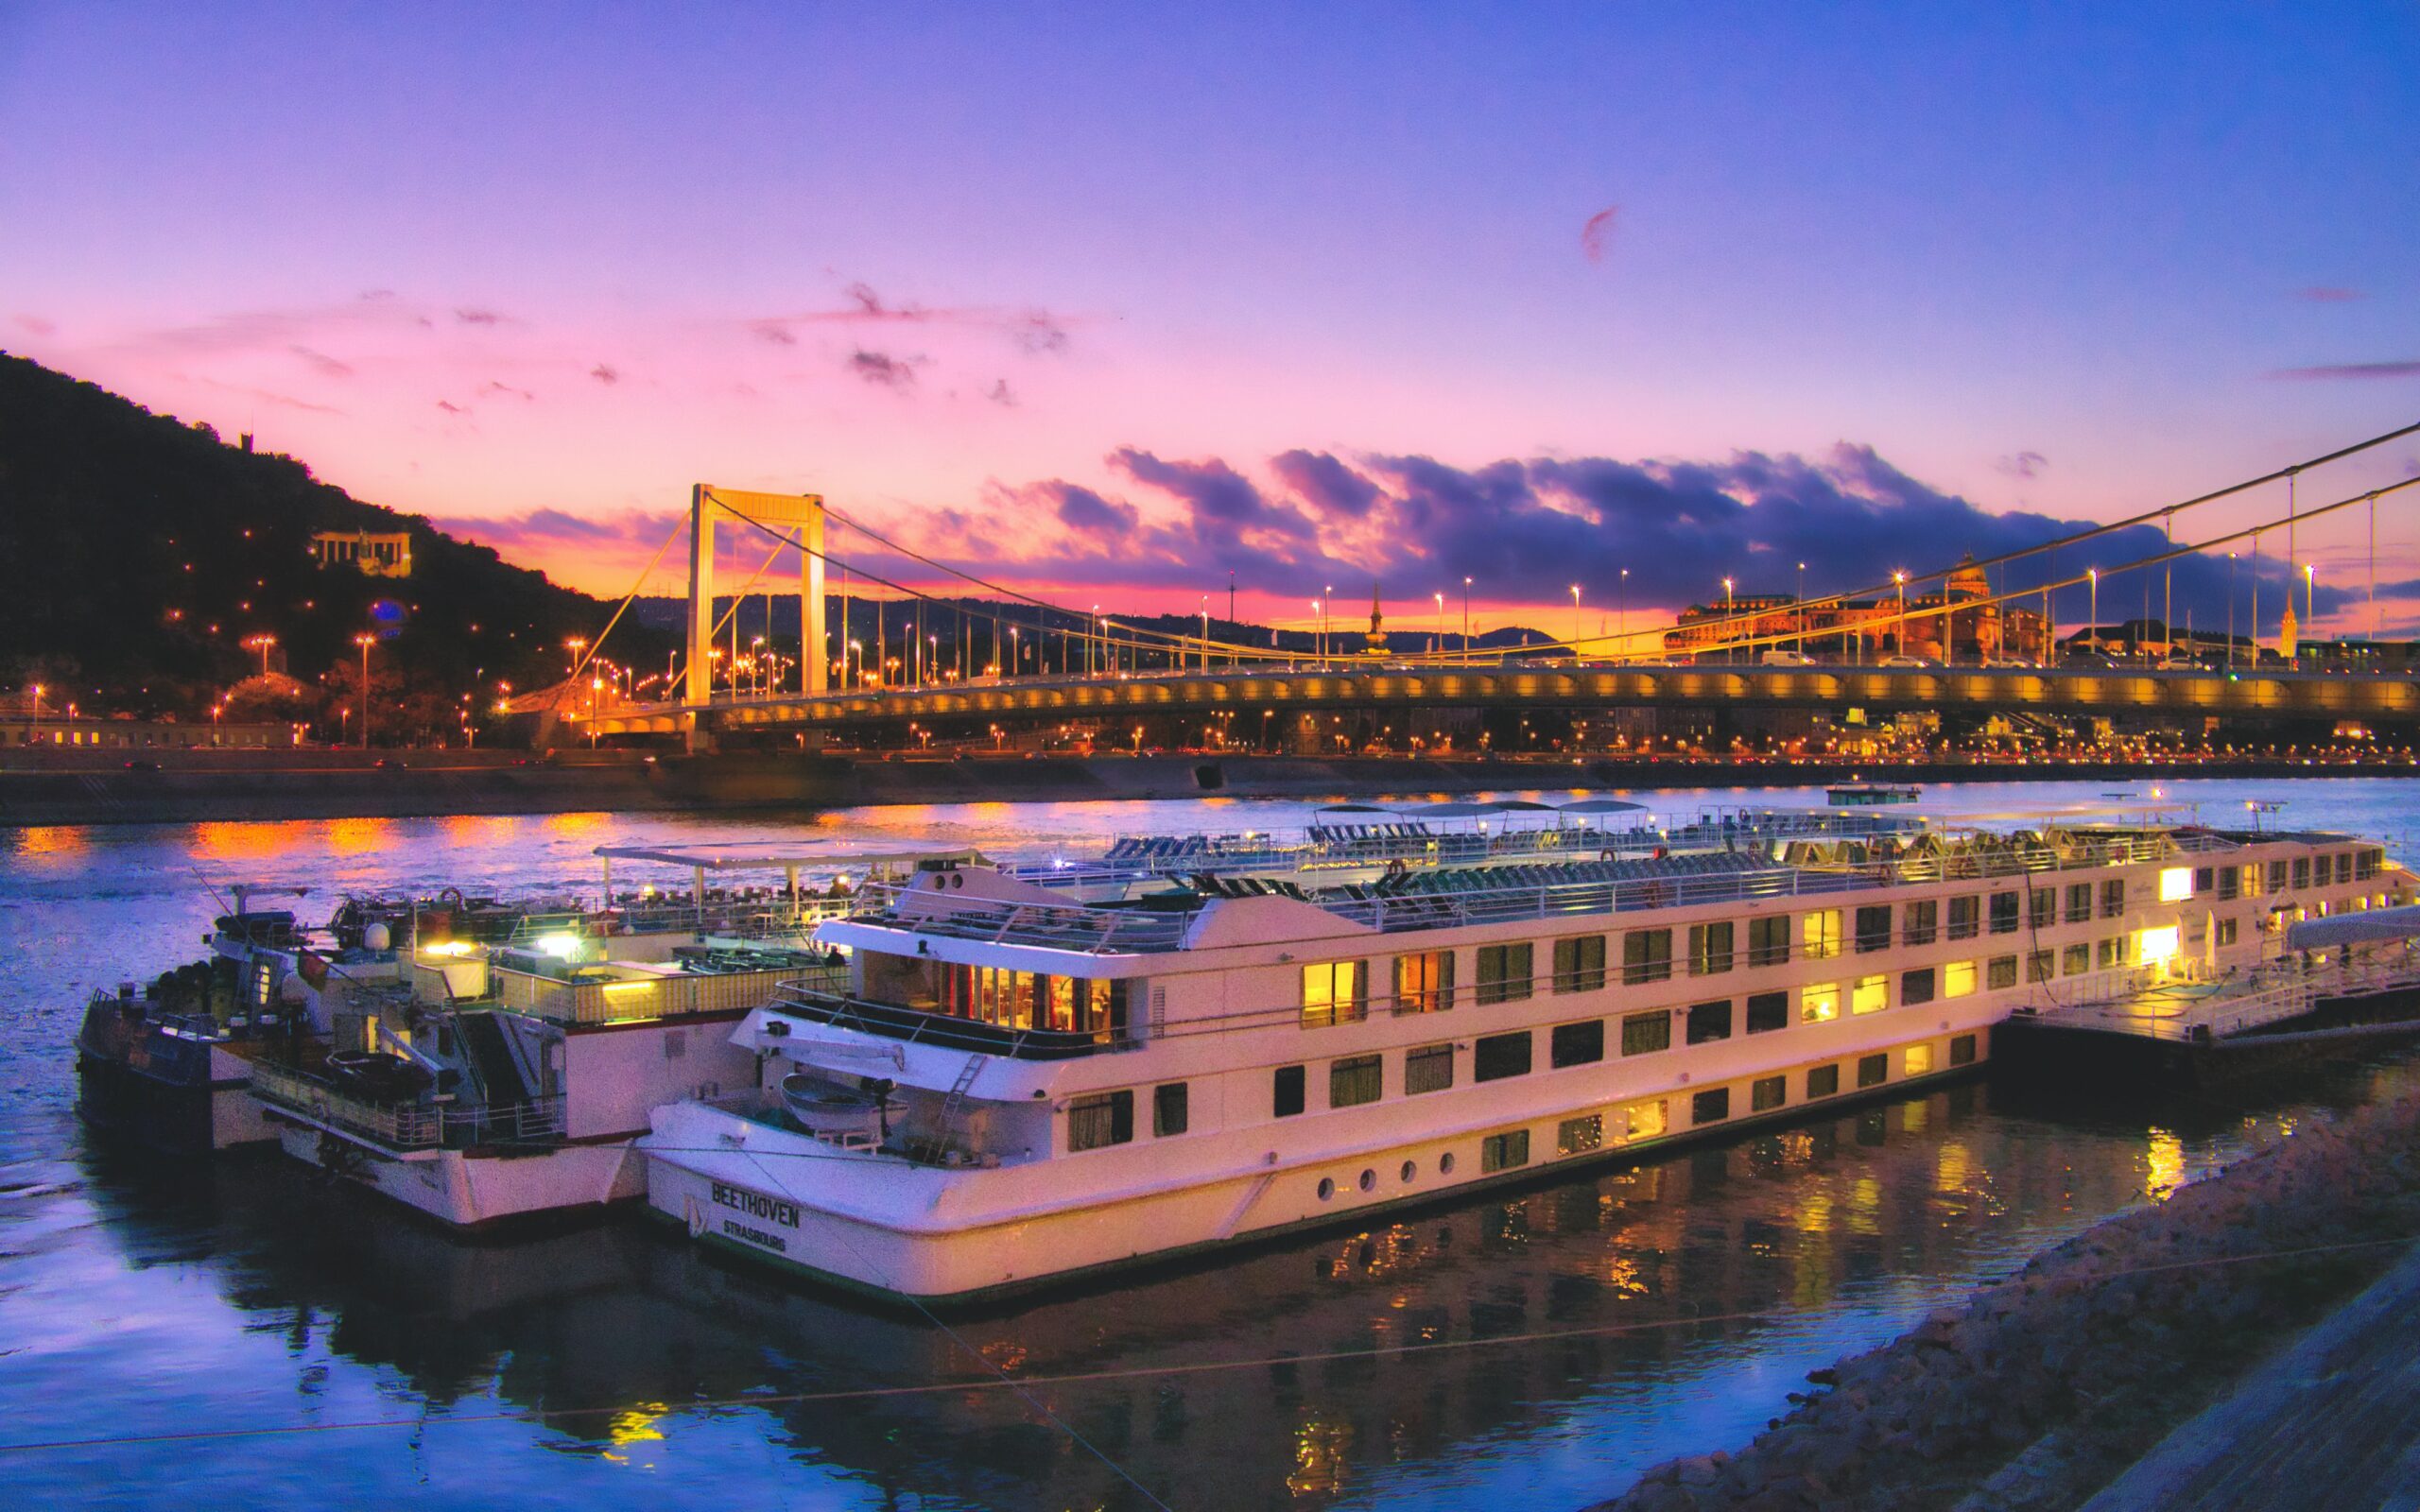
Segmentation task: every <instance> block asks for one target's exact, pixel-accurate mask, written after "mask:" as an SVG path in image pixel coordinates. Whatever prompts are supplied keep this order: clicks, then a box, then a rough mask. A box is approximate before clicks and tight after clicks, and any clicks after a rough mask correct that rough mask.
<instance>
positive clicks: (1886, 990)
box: [1849, 976, 1891, 1014]
mask: <svg viewBox="0 0 2420 1512" xmlns="http://www.w3.org/2000/svg"><path fill="white" fill-rule="evenodd" d="M1890 1005H1891V979H1890V978H1889V977H1887V976H1860V977H1858V979H1857V986H1856V987H1855V988H1851V989H1850V991H1849V1012H1851V1013H1853V1014H1855V1013H1879V1012H1881V1011H1882V1010H1883V1009H1885V1008H1887V1007H1889V1006H1890Z"/></svg>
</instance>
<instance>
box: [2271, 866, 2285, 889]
mask: <svg viewBox="0 0 2420 1512" xmlns="http://www.w3.org/2000/svg"><path fill="white" fill-rule="evenodd" d="M2269 890H2270V891H2271V892H2284V891H2285V890H2286V864H2285V863H2284V862H2282V861H2272V862H2270V863H2269Z"/></svg>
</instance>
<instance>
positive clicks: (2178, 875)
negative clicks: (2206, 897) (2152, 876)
mask: <svg viewBox="0 0 2420 1512" xmlns="http://www.w3.org/2000/svg"><path fill="white" fill-rule="evenodd" d="M2192 896H2193V868H2191V867H2163V868H2160V873H2159V901H2160V902H2164V903H2181V902H2184V901H2185V900H2186V899H2187V898H2190V897H2192Z"/></svg>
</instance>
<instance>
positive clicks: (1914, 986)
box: [1899, 966, 1934, 1008]
mask: <svg viewBox="0 0 2420 1512" xmlns="http://www.w3.org/2000/svg"><path fill="white" fill-rule="evenodd" d="M1933 981H1934V977H1933V970H1932V968H1931V967H1929V966H1920V967H1918V968H1917V969H1916V970H1914V971H1902V972H1900V973H1899V1002H1900V1003H1901V1004H1902V1005H1905V1006H1907V1007H1910V1008H1912V1007H1914V1006H1915V1005H1917V1004H1919V1003H1930V1002H1931V1001H1932V997H1933Z"/></svg>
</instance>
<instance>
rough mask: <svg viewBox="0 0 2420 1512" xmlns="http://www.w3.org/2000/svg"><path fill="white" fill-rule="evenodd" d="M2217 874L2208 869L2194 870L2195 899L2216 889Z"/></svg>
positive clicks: (2199, 868)
mask: <svg viewBox="0 0 2420 1512" xmlns="http://www.w3.org/2000/svg"><path fill="white" fill-rule="evenodd" d="M2218 878H2219V874H2218V872H2217V871H2216V870H2215V869H2213V868H2209V867H2197V868H2194V870H2193V892H2194V895H2195V896H2196V897H2200V896H2202V895H2203V894H2205V893H2208V892H2210V891H2211V890H2213V889H2214V888H2216V887H2217V886H2218Z"/></svg>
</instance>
